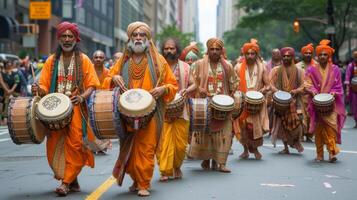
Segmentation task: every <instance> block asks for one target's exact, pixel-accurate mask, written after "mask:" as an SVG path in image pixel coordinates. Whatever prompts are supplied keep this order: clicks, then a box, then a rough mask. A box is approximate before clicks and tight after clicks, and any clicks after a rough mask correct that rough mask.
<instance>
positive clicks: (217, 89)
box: [208, 64, 224, 95]
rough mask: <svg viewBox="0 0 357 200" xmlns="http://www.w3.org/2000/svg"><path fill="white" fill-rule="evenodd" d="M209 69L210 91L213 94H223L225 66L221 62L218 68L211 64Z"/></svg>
mask: <svg viewBox="0 0 357 200" xmlns="http://www.w3.org/2000/svg"><path fill="white" fill-rule="evenodd" d="M208 69H209V71H208V92H209V93H210V94H211V95H216V94H221V93H222V92H223V79H224V77H223V68H222V66H221V65H220V64H218V65H217V69H216V70H212V67H211V66H209V68H208Z"/></svg>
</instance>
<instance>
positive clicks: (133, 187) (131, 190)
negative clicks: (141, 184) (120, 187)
mask: <svg viewBox="0 0 357 200" xmlns="http://www.w3.org/2000/svg"><path fill="white" fill-rule="evenodd" d="M137 187H138V185H137V184H136V182H134V183H133V184H132V185H131V186H130V187H129V192H136V191H138V188H137Z"/></svg>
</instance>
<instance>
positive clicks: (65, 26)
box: [56, 22, 81, 42]
mask: <svg viewBox="0 0 357 200" xmlns="http://www.w3.org/2000/svg"><path fill="white" fill-rule="evenodd" d="M67 30H70V31H71V32H72V33H73V35H74V37H75V38H76V42H80V41H81V38H80V37H79V29H78V26H77V24H75V23H70V22H62V23H60V24H58V25H57V34H56V36H57V39H58V38H60V37H61V35H62V34H63V33H64V32H65V31H67Z"/></svg>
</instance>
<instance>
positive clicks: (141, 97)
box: [119, 89, 156, 130]
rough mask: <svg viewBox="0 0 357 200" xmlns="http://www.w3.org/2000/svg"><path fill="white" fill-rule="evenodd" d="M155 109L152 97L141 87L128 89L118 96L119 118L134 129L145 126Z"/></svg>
mask: <svg viewBox="0 0 357 200" xmlns="http://www.w3.org/2000/svg"><path fill="white" fill-rule="evenodd" d="M155 111H156V101H155V99H154V97H153V96H152V95H151V94H150V93H149V92H148V91H146V90H143V89H130V90H128V91H126V92H124V93H123V94H122V95H121V96H120V98H119V112H120V114H121V118H122V119H123V120H124V121H125V122H126V123H127V124H128V125H129V126H130V127H132V128H133V129H134V130H139V129H141V128H145V127H146V126H147V125H148V124H149V122H150V120H151V118H152V117H153V116H154V114H155Z"/></svg>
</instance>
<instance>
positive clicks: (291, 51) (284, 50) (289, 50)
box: [280, 47, 295, 58]
mask: <svg viewBox="0 0 357 200" xmlns="http://www.w3.org/2000/svg"><path fill="white" fill-rule="evenodd" d="M286 53H288V54H289V55H291V56H292V57H293V58H294V57H295V50H294V49H293V48H291V47H284V48H281V49H280V54H281V56H284V55H285V54H286Z"/></svg>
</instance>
